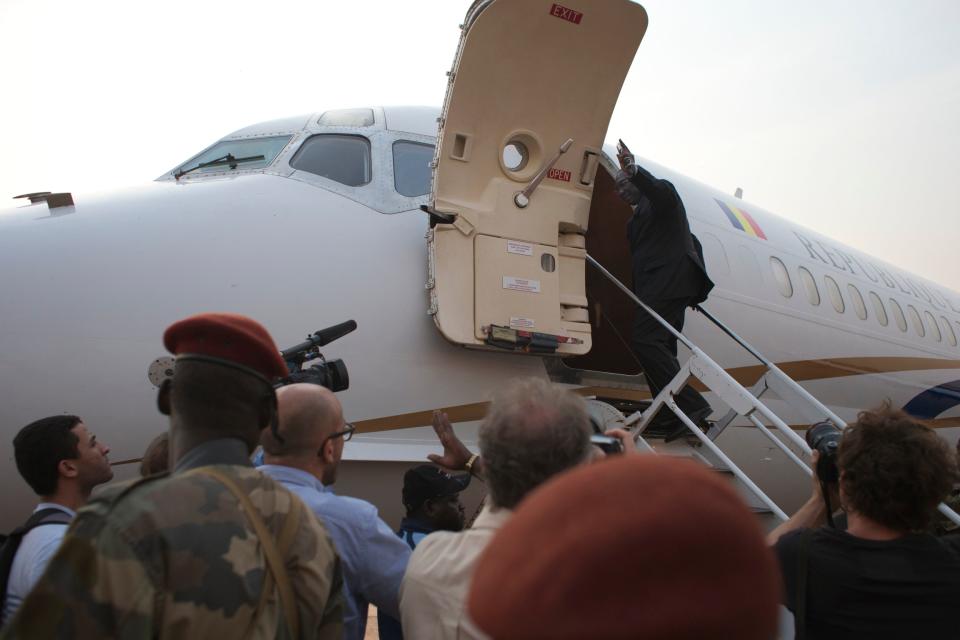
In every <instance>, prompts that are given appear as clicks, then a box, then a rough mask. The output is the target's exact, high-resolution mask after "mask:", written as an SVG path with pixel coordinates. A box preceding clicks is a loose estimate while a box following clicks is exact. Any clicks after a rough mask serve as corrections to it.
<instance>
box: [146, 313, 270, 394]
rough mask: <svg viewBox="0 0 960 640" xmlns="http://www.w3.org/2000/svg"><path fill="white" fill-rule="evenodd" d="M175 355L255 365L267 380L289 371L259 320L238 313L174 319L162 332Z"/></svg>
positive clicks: (164, 340) (249, 366)
mask: <svg viewBox="0 0 960 640" xmlns="http://www.w3.org/2000/svg"><path fill="white" fill-rule="evenodd" d="M163 345H164V346H165V347H166V348H167V349H168V350H169V351H170V353H172V354H174V355H178V356H180V355H183V356H185V355H198V356H208V357H212V358H219V359H221V360H228V361H230V362H233V363H236V364H239V365H243V366H245V367H248V368H250V369H253V370H254V371H256V372H257V373H259V374H260V375H262V376H264V377H265V378H267V379H268V380H272V379H273V378H282V377H283V376H285V375H287V373H288V371H287V365H286V364H285V363H284V362H283V359H282V358H281V357H280V352H279V350H278V349H277V345H276V344H274V342H273V338H271V337H270V334H269V333H267V330H266V329H264V328H263V325H261V324H260V323H259V322H257V321H256V320H253V319H251V318H248V317H246V316H241V315H238V314H235V313H201V314H198V315H195V316H190V317H189V318H185V319H183V320H180V321H179V322H174V323H173V324H172V325H170V326H169V327H168V328H167V330H166V331H165V332H164V333H163Z"/></svg>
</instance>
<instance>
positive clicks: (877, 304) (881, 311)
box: [870, 291, 890, 327]
mask: <svg viewBox="0 0 960 640" xmlns="http://www.w3.org/2000/svg"><path fill="white" fill-rule="evenodd" d="M870 302H872V303H873V312H874V313H875V314H876V316H877V322H879V323H880V326H881V327H885V326H887V325H888V324H889V323H890V320H889V319H888V318H887V310H886V309H885V308H884V306H883V300H881V299H880V296H878V295H877V294H876V293H874V292H873V291H871V292H870Z"/></svg>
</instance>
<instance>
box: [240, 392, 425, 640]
mask: <svg viewBox="0 0 960 640" xmlns="http://www.w3.org/2000/svg"><path fill="white" fill-rule="evenodd" d="M277 405H278V413H279V425H278V429H277V431H278V433H279V435H280V438H282V442H281V441H280V440H279V439H278V438H277V437H276V435H275V434H274V433H273V432H272V431H270V430H267V431H265V432H264V435H263V437H262V439H261V443H262V444H263V450H264V456H263V461H264V463H265V464H264V465H263V466H261V467H259V469H260V471H262V472H263V473H265V474H266V475H268V476H270V477H271V478H273V479H274V480H276V481H278V482H280V483H281V484H282V485H283V486H284V487H286V488H287V489H289V490H290V491H292V492H293V493H294V494H296V495H297V496H298V497H299V498H300V499H301V500H303V502H304V503H305V504H306V505H307V506H308V507H309V508H310V509H312V510H313V512H314V513H316V514H317V517H319V518H320V520H321V521H322V522H323V523H324V524H325V525H326V527H327V530H328V531H329V532H330V537H331V538H333V542H334V544H335V545H336V547H337V551H338V552H339V553H340V560H341V566H342V568H343V587H344V596H345V600H346V610H345V611H344V615H343V631H344V634H343V637H344V638H345V639H347V640H361V639H362V638H363V637H364V634H365V632H366V626H367V606H368V604H370V603H372V604H373V605H374V606H376V607H377V608H378V609H379V610H380V611H384V612H386V613H388V614H389V615H392V616H395V617H397V618H399V615H400V610H399V591H400V582H401V581H402V580H403V574H404V572H405V571H406V568H407V562H408V561H409V559H410V553H411V552H410V548H409V547H408V546H407V545H406V543H404V542H403V541H402V540H401V539H400V538H398V537H397V536H396V534H395V533H394V532H393V531H392V530H391V529H390V527H389V526H387V524H386V523H385V522H384V521H383V520H382V519H381V518H380V517H379V515H378V514H377V508H376V507H374V506H373V505H372V504H370V503H369V502H366V501H364V500H358V499H356V498H348V497H345V496H338V495H335V494H334V493H333V492H332V491H331V490H330V488H329V487H330V485H332V484H333V483H334V482H336V479H337V467H338V465H339V464H340V459H341V457H342V455H343V445H344V443H345V442H346V441H348V440H349V439H350V438H351V437H352V436H353V432H354V427H353V425H351V424H349V423H347V422H345V421H344V419H343V408H342V407H341V406H340V402H339V401H338V400H337V398H336V396H335V395H334V394H333V393H331V392H330V391H329V390H328V389H325V388H324V387H321V386H318V385H314V384H293V385H289V386H285V387H281V388H280V389H279V390H278V391H277Z"/></svg>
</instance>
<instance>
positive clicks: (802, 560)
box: [793, 529, 813, 640]
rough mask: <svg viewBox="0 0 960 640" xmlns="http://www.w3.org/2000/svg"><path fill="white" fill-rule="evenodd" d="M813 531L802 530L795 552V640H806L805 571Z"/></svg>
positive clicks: (807, 565)
mask: <svg viewBox="0 0 960 640" xmlns="http://www.w3.org/2000/svg"><path fill="white" fill-rule="evenodd" d="M812 535H813V529H804V530H803V533H801V534H800V549H799V550H798V552H797V591H796V594H795V595H794V597H795V599H796V603H795V605H794V611H793V615H794V627H795V630H796V640H806V638H807V569H808V567H809V565H810V560H809V555H810V538H811V536H812Z"/></svg>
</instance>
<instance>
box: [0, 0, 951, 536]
mask: <svg viewBox="0 0 960 640" xmlns="http://www.w3.org/2000/svg"><path fill="white" fill-rule="evenodd" d="M567 5H569V6H567ZM646 28H647V16H646V13H645V11H644V10H643V8H642V7H641V6H640V5H637V4H634V3H632V2H627V1H626V0H617V1H616V2H607V3H595V4H587V3H583V2H577V3H574V2H571V1H569V0H568V1H567V2H565V5H564V6H561V5H559V4H556V3H553V2H548V1H545V0H527V1H525V2H510V1H509V0H477V1H476V2H474V4H473V5H472V6H471V7H470V10H469V11H468V14H467V18H466V19H465V21H464V26H463V35H462V39H461V43H460V45H459V48H458V51H457V54H456V59H455V61H454V65H453V68H452V70H451V73H450V77H449V81H448V90H447V96H446V99H445V101H444V105H443V106H442V107H441V108H435V107H419V106H413V107H363V108H349V109H328V110H325V111H319V112H316V113H310V114H304V115H300V116H296V117H288V118H283V119H279V120H273V121H269V122H263V123H259V124H255V125H252V126H249V127H245V128H243V129H240V130H238V131H234V132H233V133H230V134H228V135H226V136H224V137H223V138H221V139H219V140H217V141H216V142H214V143H213V144H212V145H210V146H209V147H207V148H205V149H203V150H201V151H200V152H199V153H196V154H194V155H192V156H190V157H189V158H188V159H187V160H186V161H184V162H182V163H180V164H178V165H177V166H176V167H173V168H172V169H171V170H170V171H168V172H166V173H164V174H163V175H162V176H160V177H158V178H157V179H156V180H154V181H153V182H152V183H150V184H147V185H144V186H141V187H136V188H129V189H124V190H119V191H115V192H108V193H95V194H64V193H47V192H43V193H33V194H26V195H29V196H30V198H29V200H30V202H29V203H26V202H25V203H24V204H22V205H20V206H17V207H15V208H12V209H9V210H5V211H2V212H0V271H2V272H3V273H4V274H5V277H4V279H3V281H2V282H0V305H2V309H3V314H2V316H0V389H3V402H2V403H0V424H2V425H3V429H4V438H3V441H2V443H0V447H2V451H3V457H4V458H5V459H7V460H8V461H10V462H11V464H7V465H4V467H3V469H2V470H0V480H2V482H3V483H4V486H6V487H8V489H7V491H6V492H5V494H4V497H3V499H2V504H3V509H2V512H0V529H3V528H11V527H13V526H15V525H16V524H18V523H19V522H20V521H21V520H22V519H23V518H24V517H25V516H26V514H27V513H28V511H29V509H30V506H31V505H32V503H33V502H34V501H35V497H34V496H32V495H31V494H30V493H29V491H28V489H27V488H26V487H25V485H24V483H23V482H22V481H21V479H20V478H19V477H18V476H17V473H16V469H15V466H14V465H13V464H12V458H13V455H12V450H11V444H10V443H11V441H12V438H13V435H14V434H15V433H16V431H17V430H19V429H20V428H21V427H22V426H24V425H26V424H27V423H29V422H31V421H32V420H34V419H37V418H40V417H43V416H46V415H51V414H56V413H73V414H77V415H80V416H82V418H83V419H84V420H85V422H86V423H87V424H88V426H89V427H90V428H91V429H92V430H94V431H95V432H96V433H97V434H98V437H99V438H100V439H101V440H102V441H104V442H106V443H107V444H109V445H110V447H111V448H112V452H111V458H112V460H113V462H114V464H115V465H116V467H115V468H116V469H117V471H118V473H117V477H118V479H122V478H124V477H133V476H134V475H135V474H136V467H137V465H136V464H135V463H136V461H137V459H138V458H139V457H140V455H141V454H142V453H143V451H144V449H145V447H146V445H147V443H148V442H149V441H150V440H151V439H152V438H153V437H154V436H155V435H156V434H158V433H160V432H161V431H163V430H164V429H165V428H166V419H165V418H164V417H163V416H161V415H160V414H159V413H158V412H157V411H156V409H155V395H156V387H155V384H154V382H152V381H151V374H155V373H156V365H155V364H154V362H155V361H156V359H157V358H160V357H163V356H166V355H168V354H166V353H165V352H164V350H163V347H162V344H161V336H162V333H163V330H164V329H165V328H166V327H167V326H169V325H170V324H171V323H172V322H174V321H176V320H179V319H181V318H183V317H186V316H188V315H191V314H194V313H198V312H203V311H228V312H236V313H243V314H246V315H249V316H251V317H253V318H255V319H257V320H258V321H260V322H262V323H263V324H264V325H265V326H266V327H267V328H268V329H269V331H270V332H271V334H272V335H273V336H274V338H275V339H276V341H277V343H278V346H279V347H281V348H283V347H286V346H289V345H291V344H294V343H297V342H300V341H301V340H302V339H303V335H304V334H305V333H311V332H313V331H315V330H317V329H319V328H321V327H326V326H329V325H334V324H337V323H339V322H342V321H344V320H347V319H354V320H356V322H357V324H358V329H357V330H356V331H355V332H353V333H351V334H349V335H347V336H345V337H343V338H342V339H339V340H337V341H336V342H333V343H332V344H330V345H327V346H325V347H324V348H323V351H324V354H325V355H326V356H327V357H328V358H330V359H333V358H340V359H343V361H344V362H345V364H346V366H347V368H348V370H349V376H350V386H349V389H347V390H345V391H342V392H340V393H339V394H338V397H339V398H340V400H341V401H342V402H343V404H344V409H345V415H346V416H347V418H348V419H349V420H351V421H352V422H353V423H354V424H355V425H356V426H357V427H358V432H359V433H358V435H357V436H356V437H355V438H354V439H353V440H352V441H351V442H350V443H349V445H348V446H347V447H346V448H345V451H344V458H345V462H344V464H343V468H342V470H341V474H340V480H339V481H338V483H337V490H338V491H339V492H341V493H344V494H347V495H356V496H358V497H363V498H367V499H369V500H371V501H373V502H374V503H375V504H377V506H378V507H379V508H380V510H381V513H382V514H383V515H384V517H385V518H386V519H387V520H388V522H389V521H392V522H394V523H395V522H397V521H398V520H399V515H400V512H399V509H400V499H399V497H400V495H399V494H400V480H399V478H400V474H402V472H403V470H405V469H407V468H409V467H410V466H412V465H413V464H415V463H422V462H425V458H426V455H427V454H428V453H433V452H437V451H438V449H439V447H438V443H437V441H436V438H435V436H434V434H433V432H432V428H431V427H430V421H431V413H432V410H433V409H436V408H445V409H446V411H447V412H448V414H449V415H450V418H451V420H452V421H453V422H454V423H455V425H456V429H457V433H458V434H459V435H460V437H461V438H462V439H463V440H464V441H465V442H466V443H467V444H468V446H471V447H474V448H475V446H476V433H477V427H478V425H479V421H480V419H481V418H482V416H483V414H484V411H485V406H486V402H487V400H488V398H489V396H490V394H491V393H492V392H493V391H494V390H496V389H497V388H500V387H501V386H503V385H507V384H510V381H511V380H513V379H516V378H519V377H524V376H539V377H542V378H545V379H549V380H552V381H554V382H556V383H558V384H565V385H569V386H570V387H571V388H575V389H577V390H578V392H580V393H582V394H583V395H585V396H586V397H588V398H590V408H591V412H592V415H594V416H595V418H596V419H597V420H600V421H602V420H604V419H605V418H603V415H614V416H616V415H620V414H621V410H626V408H629V407H632V406H642V403H643V401H644V400H646V399H649V391H648V389H647V387H646V385H645V383H644V380H643V375H642V371H641V368H640V367H639V365H638V364H637V362H636V361H635V359H634V358H633V356H632V355H631V353H630V350H629V348H628V344H627V343H628V338H629V327H630V323H631V321H632V318H633V315H634V314H635V313H636V310H635V308H634V306H633V304H632V303H631V302H630V301H629V300H628V299H627V298H626V297H625V296H624V295H622V293H620V292H619V291H618V290H617V289H616V287H615V286H614V285H613V284H612V283H610V282H608V281H606V280H604V279H603V278H602V277H601V276H600V275H599V274H598V273H597V272H595V271H594V270H592V269H591V268H590V267H589V266H588V265H587V264H586V263H585V260H584V254H585V253H589V254H590V255H591V256H593V257H594V258H595V259H596V260H597V261H598V262H600V263H601V264H603V265H604V266H606V267H607V268H608V269H610V270H611V272H613V273H614V274H615V275H616V276H617V277H618V278H620V279H621V280H622V281H624V282H627V283H629V278H630V256H629V253H628V247H627V242H626V238H625V226H626V220H627V219H628V217H629V216H630V214H631V212H630V209H629V207H628V206H627V205H626V204H625V203H624V202H623V201H621V200H620V199H619V198H618V196H617V195H616V192H615V191H614V188H613V176H614V175H615V173H616V171H617V168H618V167H617V165H616V161H615V159H614V157H615V156H614V151H613V148H612V146H611V145H609V144H605V142H604V141H605V139H606V135H607V126H608V123H609V119H610V114H611V113H612V110H613V108H614V105H615V104H616V101H617V97H618V95H619V92H620V88H621V85H622V83H623V80H624V78H625V76H626V74H627V72H628V70H629V67H630V64H631V62H632V60H633V57H634V54H635V52H636V50H637V48H638V47H639V45H640V41H641V39H642V37H643V35H644V33H645V31H646ZM608 42H617V43H619V44H618V46H617V47H610V46H607V44H606V43H608ZM600 68H602V69H603V70H604V73H597V69H600ZM570 87H576V90H571V89H570ZM568 141H570V142H568ZM638 162H639V163H640V164H641V165H642V166H644V167H646V168H647V169H648V170H650V171H651V172H652V173H653V174H654V175H656V176H658V177H662V178H665V179H668V180H670V181H671V182H672V183H673V184H674V185H675V186H676V188H677V190H678V192H679V193H680V195H681V196H682V198H683V202H684V204H685V207H686V210H687V213H688V217H689V220H690V225H691V228H692V230H693V232H694V233H695V234H696V235H697V237H698V238H699V239H700V241H701V243H702V245H703V250H704V256H705V263H706V266H707V270H708V272H709V274H710V276H711V278H712V279H713V280H714V282H715V283H716V288H715V289H714V290H713V292H712V293H711V295H710V297H709V299H708V300H707V301H706V303H704V307H705V308H706V309H708V310H709V311H710V312H711V313H713V314H714V315H715V316H717V317H718V318H720V319H722V321H723V322H724V323H726V324H727V325H728V326H730V327H731V328H732V329H733V330H735V331H736V332H737V333H738V334H740V335H741V336H743V337H745V338H746V339H747V340H749V341H750V342H751V343H752V344H753V345H754V346H755V347H756V348H757V349H758V350H760V351H761V352H762V353H763V354H765V355H766V356H767V357H768V358H770V359H771V360H772V361H773V362H775V363H777V364H778V365H779V366H780V367H781V368H782V369H783V370H784V371H785V372H786V373H788V374H789V375H790V376H791V377H793V378H794V379H795V380H797V381H798V382H800V383H801V384H802V385H803V387H804V388H805V389H807V390H808V391H809V392H810V393H811V394H812V395H814V396H815V397H816V398H818V399H819V400H820V401H821V402H823V403H825V404H826V405H827V406H828V407H829V408H830V409H831V410H833V411H835V412H836V413H837V414H838V415H840V416H841V417H842V418H844V419H846V420H850V419H853V418H855V416H856V414H857V412H858V411H859V410H862V409H864V408H869V407H873V406H876V405H878V404H880V403H881V402H883V401H885V400H888V401H890V402H891V403H892V404H893V405H894V406H896V407H903V408H905V409H907V410H908V411H909V412H911V413H912V414H914V415H916V416H918V417H921V418H924V419H927V420H929V421H930V424H931V425H933V426H935V427H937V428H939V429H942V431H941V432H940V433H941V434H942V435H943V436H944V437H945V438H947V439H949V440H950V441H951V442H953V441H955V440H956V437H957V433H958V431H957V429H958V428H960V408H958V405H960V357H958V356H960V346H958V334H960V293H957V292H955V291H952V290H949V289H947V288H945V287H943V286H941V285H939V284H936V283H934V282H931V281H928V280H926V279H923V278H920V277H918V276H915V275H912V274H910V273H908V272H907V271H905V270H903V269H900V268H898V267H896V266H894V265H891V264H889V263H886V262H883V261H881V260H879V259H877V258H874V257H872V256H869V255H867V254H865V253H862V252H860V251H858V250H856V249H853V248H850V247H847V246H844V245H842V244H841V243H838V242H836V241H833V240H831V239H830V238H828V237H827V236H825V235H822V234H820V233H817V232H815V231H812V230H808V229H805V228H803V227H801V226H799V225H796V224H794V223H792V222H790V221H787V220H785V219H783V218H780V217H777V216H776V215H774V214H773V213H771V212H769V211H766V210H765V209H763V208H761V207H759V206H757V205H754V204H752V203H746V202H744V201H742V200H741V199H740V198H738V197H736V196H731V195H729V194H728V193H725V192H723V191H720V190H717V189H713V188H711V187H708V186H706V185H703V184H701V183H699V182H696V181H694V180H692V179H690V178H687V177H685V176H683V175H681V174H679V173H677V172H675V171H673V170H671V169H668V168H667V167H663V166H660V165H658V164H656V163H655V162H653V161H649V160H646V159H643V158H640V159H639V160H638ZM825 206H829V203H825ZM838 213H839V212H838ZM491 325H497V326H502V327H503V331H504V332H506V334H508V335H510V334H511V330H513V331H517V330H519V331H524V330H533V331H537V332H540V333H543V334H545V335H547V336H553V337H555V338H556V340H555V341H554V342H553V343H551V344H550V345H548V346H547V347H546V348H545V350H546V352H540V353H537V352H534V353H527V352H519V351H515V350H512V349H508V348H504V345H503V344H497V343H496V341H491V340H489V339H488V338H490V337H491V336H492V335H493V331H492V329H491V328H490V327H491ZM684 334H685V335H686V336H688V337H689V338H690V339H691V340H692V341H693V342H694V343H695V344H697V345H700V347H701V348H703V349H704V351H706V352H707V353H709V354H710V355H711V357H713V358H714V360H716V361H717V362H718V363H720V364H721V365H722V366H723V367H724V368H725V369H726V370H727V371H728V372H729V373H730V374H731V375H732V376H733V377H734V378H735V379H737V380H738V381H740V382H742V383H744V384H752V382H753V380H754V379H756V377H757V375H759V371H758V368H757V366H756V363H755V361H753V360H752V359H751V358H750V356H749V354H746V353H745V352H744V351H743V350H742V349H740V348H739V347H738V346H737V345H736V344H735V343H733V342H732V341H730V340H729V339H728V338H727V337H726V336H725V335H724V334H723V333H722V332H720V331H719V330H718V329H717V327H715V326H714V325H713V324H711V323H710V322H708V321H707V319H706V318H704V317H703V316H702V315H701V314H699V313H696V312H695V311H690V312H689V313H688V314H687V323H686V328H685V331H684ZM685 355H686V353H682V354H681V361H682V360H683V358H684V356H685ZM707 398H708V400H709V399H712V396H711V394H707ZM775 405H776V403H775V402H774V403H773V405H772V406H775ZM718 411H719V410H718ZM777 412H778V415H781V416H782V417H783V418H784V420H786V421H787V422H788V424H790V425H791V426H792V427H794V428H798V429H800V428H803V427H805V426H806V425H805V423H804V421H803V418H802V416H800V415H798V414H796V413H791V410H790V408H789V407H786V406H777ZM737 426H738V428H733V429H729V430H728V431H727V432H725V433H724V435H723V438H724V439H726V440H729V444H730V448H731V450H732V451H735V452H736V457H737V459H738V462H741V463H742V464H743V466H744V468H745V469H747V470H749V472H750V473H751V474H752V475H753V476H755V477H756V479H757V481H758V483H759V484H761V485H762V486H764V488H765V489H768V490H769V493H770V495H771V496H772V497H774V498H775V499H776V500H778V501H780V502H781V503H782V504H784V505H789V504H793V505H796V504H798V503H799V502H800V500H801V499H802V498H803V497H805V493H806V491H807V483H806V481H805V480H804V476H803V475H802V474H801V473H799V472H798V471H797V470H796V469H792V468H790V467H789V465H787V464H785V458H784V455H783V454H782V453H781V452H779V451H778V450H776V449H775V448H773V447H771V446H770V444H769V442H767V441H765V440H764V439H763V438H762V437H761V436H760V435H759V434H758V433H757V431H756V430H755V429H752V428H746V427H748V426H749V425H748V423H743V424H740V423H737ZM739 427H743V428H739ZM477 484H478V483H474V487H472V488H471V491H476V492H479V491H480V489H479V488H478V487H476V485H477ZM638 490H640V489H638ZM475 497H476V496H475Z"/></svg>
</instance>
